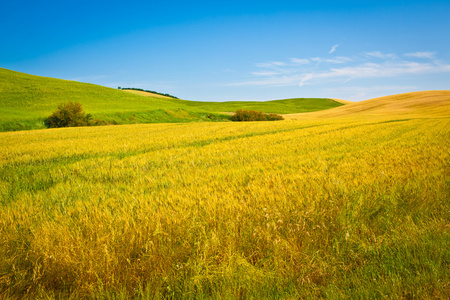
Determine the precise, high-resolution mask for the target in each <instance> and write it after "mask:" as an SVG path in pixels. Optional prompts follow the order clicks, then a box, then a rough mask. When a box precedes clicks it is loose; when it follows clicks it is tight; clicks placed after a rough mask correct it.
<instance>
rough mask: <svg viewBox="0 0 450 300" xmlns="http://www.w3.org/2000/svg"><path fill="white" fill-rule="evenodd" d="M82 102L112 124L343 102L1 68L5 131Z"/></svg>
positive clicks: (0, 115)
mask: <svg viewBox="0 0 450 300" xmlns="http://www.w3.org/2000/svg"><path fill="white" fill-rule="evenodd" d="M69 101H72V102H79V103H81V104H82V105H83V108H84V110H85V111H86V112H87V113H90V114H92V115H93V117H94V118H96V119H101V120H104V121H106V122H107V123H110V124H132V123H167V122H192V121H211V120H212V121H225V120H228V118H229V117H228V116H227V115H225V114H221V113H220V112H234V111H236V110H237V109H253V110H259V111H263V112H266V113H283V114H286V113H300V112H311V111H318V110H323V109H329V108H333V107H337V106H341V105H342V104H341V103H339V102H336V101H333V100H331V99H321V98H298V99H286V100H275V101H266V102H257V101H254V102H248V101H245V102H240V101H235V102H201V101H187V100H180V99H173V98H168V97H161V96H160V95H155V94H150V93H136V92H130V91H128V90H127V91H123V90H117V89H113V88H107V87H103V86H99V85H94V84H88V83H81V82H76V81H69V80H62V79H55V78H48V77H40V76H34V75H29V74H24V73H20V72H15V71H11V70H7V69H3V68H0V120H1V121H0V131H10V130H21V129H37V128H44V123H43V120H44V118H46V117H47V116H49V115H50V114H51V113H52V112H53V111H54V110H55V109H56V108H57V106H58V105H59V104H60V103H62V102H69Z"/></svg>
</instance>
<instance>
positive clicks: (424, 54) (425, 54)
mask: <svg viewBox="0 0 450 300" xmlns="http://www.w3.org/2000/svg"><path fill="white" fill-rule="evenodd" d="M435 55H436V52H429V51H423V52H412V53H406V54H404V56H406V57H415V58H429V59H432V58H434V56H435Z"/></svg>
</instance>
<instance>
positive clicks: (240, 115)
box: [231, 109, 284, 122]
mask: <svg viewBox="0 0 450 300" xmlns="http://www.w3.org/2000/svg"><path fill="white" fill-rule="evenodd" d="M278 120H284V118H283V116H280V115H277V114H273V113H271V114H265V113H263V112H261V111H255V110H245V109H238V110H237V111H236V113H235V114H234V115H232V116H231V121H237V122H242V121H278Z"/></svg>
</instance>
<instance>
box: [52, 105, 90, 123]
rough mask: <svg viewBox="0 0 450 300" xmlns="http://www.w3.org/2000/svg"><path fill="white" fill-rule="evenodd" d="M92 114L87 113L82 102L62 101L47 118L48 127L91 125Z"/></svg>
mask: <svg viewBox="0 0 450 300" xmlns="http://www.w3.org/2000/svg"><path fill="white" fill-rule="evenodd" d="M91 119H92V115H91V114H87V115H86V114H85V112H84V111H83V107H82V106H81V104H80V103H76V102H75V103H74V102H68V103H61V104H60V105H59V106H58V109H57V110H56V111H55V112H54V113H53V114H51V115H50V116H49V117H48V118H47V119H45V121H44V123H45V126H47V127H48V128H58V127H76V126H88V125H91V124H90V123H91Z"/></svg>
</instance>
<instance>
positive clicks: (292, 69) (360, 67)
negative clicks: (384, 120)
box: [229, 51, 450, 87]
mask: <svg viewBox="0 0 450 300" xmlns="http://www.w3.org/2000/svg"><path fill="white" fill-rule="evenodd" d="M399 57H409V59H400V58H399ZM424 58H428V59H431V58H435V53H434V52H411V53H406V54H403V55H401V56H398V55H397V54H394V53H388V54H385V53H382V52H380V51H373V52H365V53H363V55H359V56H355V57H353V58H350V57H344V56H338V57H335V58H331V59H329V58H322V57H313V58H309V59H307V58H291V59H290V62H270V63H260V64H257V66H258V67H260V68H266V69H267V70H261V71H256V72H253V73H251V74H252V75H253V76H258V77H266V78H259V79H255V80H249V81H245V82H238V83H231V84H229V85H230V86H237V85H239V86H245V85H258V86H263V85H265V86H295V85H298V86H300V87H302V86H305V85H317V84H324V83H327V82H341V83H346V82H349V81H352V80H355V79H364V78H395V77H404V76H409V75H424V74H438V73H445V72H450V64H448V63H445V62H442V61H439V60H437V59H433V60H431V61H423V59H424ZM416 59H419V60H418V61H417V60H416ZM380 60H382V61H380ZM310 62H315V63H316V64H309V63H310ZM327 63H328V64H334V65H337V64H339V65H343V66H342V67H340V68H336V67H331V68H330V67H329V65H327Z"/></svg>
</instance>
